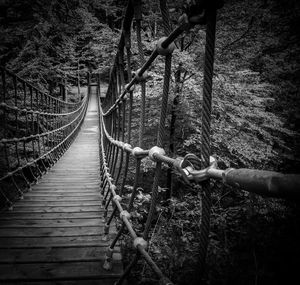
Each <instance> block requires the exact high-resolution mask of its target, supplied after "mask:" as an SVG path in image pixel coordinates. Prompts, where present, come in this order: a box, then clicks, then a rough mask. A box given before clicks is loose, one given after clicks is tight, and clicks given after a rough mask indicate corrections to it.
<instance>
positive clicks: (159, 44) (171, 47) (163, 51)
mask: <svg viewBox="0 0 300 285" xmlns="http://www.w3.org/2000/svg"><path fill="white" fill-rule="evenodd" d="M166 39H167V37H162V38H160V39H159V40H158V41H157V43H156V51H157V53H158V54H159V55H168V54H171V53H172V52H173V51H174V49H175V44H174V42H172V43H170V44H169V45H168V46H167V47H166V48H163V47H162V43H163V42H164V41H165V40H166Z"/></svg>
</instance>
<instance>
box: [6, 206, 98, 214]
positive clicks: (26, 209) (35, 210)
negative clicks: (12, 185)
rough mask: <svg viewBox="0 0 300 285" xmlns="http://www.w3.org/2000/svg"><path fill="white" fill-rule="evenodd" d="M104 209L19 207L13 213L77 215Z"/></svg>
mask: <svg viewBox="0 0 300 285" xmlns="http://www.w3.org/2000/svg"><path fill="white" fill-rule="evenodd" d="M101 209H102V207H101V206H100V205H96V206H85V207H83V206H49V205H47V206H38V205H35V206H28V205H27V206H18V207H15V206H14V208H13V210H12V211H11V212H14V213H18V212H29V213H75V212H76V213H77V212H91V211H100V210H101Z"/></svg>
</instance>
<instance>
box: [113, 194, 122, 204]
mask: <svg viewBox="0 0 300 285" xmlns="http://www.w3.org/2000/svg"><path fill="white" fill-rule="evenodd" d="M113 201H114V202H115V203H116V202H117V201H118V202H121V201H122V197H121V196H119V195H116V196H115V197H113Z"/></svg>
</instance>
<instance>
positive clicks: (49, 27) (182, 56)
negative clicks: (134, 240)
mask: <svg viewBox="0 0 300 285" xmlns="http://www.w3.org/2000/svg"><path fill="white" fill-rule="evenodd" d="M158 2H159V1H150V0H149V1H148V0H144V1H142V22H141V24H142V39H143V41H142V44H143V53H144V56H145V57H146V58H147V57H148V56H150V54H151V52H152V49H153V45H154V43H155V42H156V41H157V40H158V39H159V38H160V37H161V36H162V35H163V34H164V30H163V22H162V18H161V14H160V9H159V5H158ZM190 2H193V1H185V0H178V1H167V5H168V11H169V15H170V23H171V26H172V28H174V27H175V26H176V25H177V23H178V20H179V18H180V16H181V15H182V14H183V12H185V11H186V9H188V8H187V7H188V5H189V4H190ZM126 3H127V1H125V0H106V1H104V0H64V1H59V0H52V1H46V0H15V1H12V0H11V1H10V0H0V10H1V12H0V25H1V26H0V65H1V66H5V67H6V68H7V69H9V70H10V71H12V72H14V73H16V74H17V75H18V76H20V77H21V78H23V79H25V80H27V81H29V82H30V83H32V85H34V86H36V87H38V88H39V90H42V91H43V92H47V93H49V94H52V95H53V96H57V97H59V96H60V93H59V87H60V86H61V85H64V86H65V88H66V90H67V92H68V93H69V94H70V95H69V96H70V98H72V96H76V95H74V94H75V93H74V94H73V93H72V92H73V90H74V86H75V87H77V86H79V87H80V86H82V85H85V82H86V81H85V80H86V73H87V72H88V71H90V72H95V73H99V74H100V80H101V84H102V86H104V87H105V86H107V84H108V82H109V78H110V73H111V67H112V64H113V59H114V56H115V54H116V50H117V47H118V40H119V38H120V32H121V28H122V20H123V18H124V10H125V7H126ZM299 27H300V4H299V2H298V1H296V0H263V1H262V0H251V1H250V0H225V1H224V3H223V5H222V7H221V8H220V9H218V13H217V26H216V47H215V63H214V74H213V105H212V146H211V147H212V155H213V156H214V158H215V159H216V160H217V162H218V167H219V168H220V169H226V168H229V167H233V168H255V169H265V170H274V171H279V172H283V173H299V169H300V140H299V138H300V132H299V126H300V96H299V81H300V76H299V75H300V65H299V64H300V58H299V57H300V46H299V36H300V30H299V29H300V28H299ZM135 29H136V23H135V22H134V23H133V30H135ZM132 41H133V42H134V43H136V42H137V37H136V34H135V33H133V34H132ZM204 45H205V26H202V25H197V26H195V28H193V29H191V30H190V31H189V32H188V33H185V34H184V35H183V36H181V37H180V38H179V39H178V40H177V41H176V49H175V51H174V53H173V62H172V74H171V84H170V85H171V86H170V96H169V101H168V110H169V111H170V112H169V113H170V115H169V116H168V118H167V128H166V134H165V137H164V145H165V147H166V149H168V153H169V154H171V155H172V156H174V157H177V156H179V157H184V156H185V155H186V154H187V153H194V154H196V155H198V156H199V157H200V156H201V155H200V154H201V143H200V142H201V128H202V126H201V115H200V114H201V112H202V110H201V102H202V83H203V65H204V61H203V59H204ZM138 52H139V51H138V48H137V45H132V54H133V56H135V59H134V60H133V63H132V64H133V66H134V67H136V68H138V66H139V61H138V59H137V58H138ZM163 68H164V63H163V60H162V59H160V58H159V59H157V61H156V64H155V65H153V67H152V68H151V69H150V70H149V71H148V78H147V84H146V85H147V95H146V106H147V108H146V110H147V113H146V130H145V136H144V145H145V147H148V148H149V147H151V146H153V145H155V140H156V137H155V136H154V135H153V134H154V133H155V132H156V130H157V125H158V121H159V112H160V109H159V103H158V102H160V101H161V83H162V80H163V76H162V75H163ZM78 79H79V80H78ZM140 93H141V90H140V89H137V90H136V92H135V96H136V98H140V97H139V96H140ZM138 107H139V101H136V103H135V106H134V112H133V122H134V127H133V140H136V141H137V140H138V124H139V112H138ZM2 131H3V130H2V129H1V132H2ZM0 135H1V137H2V136H3V133H0ZM0 162H1V160H0ZM0 168H1V165H0ZM141 168H142V174H141V177H142V180H143V184H142V185H141V187H139V194H138V195H137V197H136V199H135V202H134V210H133V212H132V220H133V222H134V224H135V225H136V227H137V228H140V229H142V228H143V227H144V224H145V220H146V216H147V214H148V211H149V204H150V203H149V200H150V195H149V193H150V188H151V185H150V179H151V178H152V177H153V175H154V170H153V162H152V161H151V160H150V159H148V158H146V159H145V160H143V161H142V165H141ZM133 171H134V169H133V166H132V169H131V168H129V181H128V185H126V195H127V198H128V199H129V197H130V193H131V189H132V185H133V179H134V177H133V175H132V176H130V172H133ZM163 172H164V174H165V175H164V178H163V177H162V178H161V180H160V181H159V190H160V197H159V199H160V200H161V203H160V204H159V206H158V207H157V217H156V220H155V223H154V224H153V229H152V232H151V240H150V245H149V252H150V254H151V256H152V258H153V259H154V260H155V262H156V263H157V264H158V266H159V267H160V268H161V269H162V271H163V272H164V273H165V274H166V276H168V277H169V278H170V279H171V280H173V281H174V283H176V284H197V283H195V282H196V281H195V280H196V279H195V276H194V272H196V271H197V259H198V247H199V220H201V211H200V209H199V199H200V198H199V195H198V191H197V187H190V186H187V185H185V184H184V182H183V181H182V179H181V178H180V177H179V175H178V173H175V172H172V173H171V172H170V170H169V169H167V168H166V167H165V168H163ZM211 195H212V206H211V228H210V235H209V237H210V241H209V247H208V253H207V265H206V267H207V268H206V275H205V280H204V281H203V282H204V284H255V285H256V284H290V283H292V280H297V279H299V278H296V279H294V278H295V277H297V269H298V267H299V261H298V260H297V259H298V256H299V254H300V245H299V240H300V211H299V203H297V201H290V200H282V199H273V198H267V199H266V198H265V197H260V196H258V195H255V194H249V193H247V192H244V191H242V190H241V189H239V188H237V187H230V186H225V185H223V184H222V183H220V182H215V181H212V186H211ZM166 200H167V202H166ZM122 244H123V247H122V251H123V255H124V263H125V265H126V264H128V263H129V262H130V259H131V258H132V255H133V250H132V247H131V244H130V242H129V239H128V237H127V236H126V235H125V236H124V237H123V240H122ZM128 282H129V284H158V283H157V282H156V280H155V279H154V278H153V274H152V273H151V270H150V269H148V268H147V267H146V266H145V263H144V261H139V262H138V264H137V266H136V267H135V268H134V270H133V271H132V273H131V275H130V278H129V281H128Z"/></svg>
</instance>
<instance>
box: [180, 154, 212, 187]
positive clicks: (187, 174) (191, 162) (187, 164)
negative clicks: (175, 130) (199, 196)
mask: <svg viewBox="0 0 300 285" xmlns="http://www.w3.org/2000/svg"><path fill="white" fill-rule="evenodd" d="M180 167H181V171H180V173H181V174H182V177H183V179H184V180H185V182H187V183H188V184H189V181H194V182H201V181H204V180H207V179H208V178H209V176H208V170H209V169H211V168H217V161H216V159H215V158H214V157H212V156H210V158H209V166H208V167H207V168H204V169H201V159H200V158H198V157H197V156H196V155H194V154H187V155H186V156H185V157H184V159H183V160H182V161H181V163H180Z"/></svg>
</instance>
